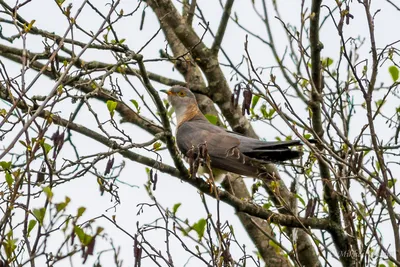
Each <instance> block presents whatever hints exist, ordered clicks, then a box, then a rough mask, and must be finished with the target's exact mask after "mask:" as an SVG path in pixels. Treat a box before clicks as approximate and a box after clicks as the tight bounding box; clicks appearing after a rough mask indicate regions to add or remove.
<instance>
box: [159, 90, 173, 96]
mask: <svg viewBox="0 0 400 267" xmlns="http://www.w3.org/2000/svg"><path fill="white" fill-rule="evenodd" d="M160 92H163V93H165V94H167V95H173V94H174V93H173V92H172V91H171V90H160Z"/></svg>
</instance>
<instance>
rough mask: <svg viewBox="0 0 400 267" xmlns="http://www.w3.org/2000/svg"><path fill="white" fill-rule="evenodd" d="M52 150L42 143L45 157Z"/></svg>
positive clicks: (49, 146)
mask: <svg viewBox="0 0 400 267" xmlns="http://www.w3.org/2000/svg"><path fill="white" fill-rule="evenodd" d="M52 148H53V147H52V146H51V145H49V144H47V143H44V144H43V149H44V152H45V153H46V155H47V154H49V152H50V150H51V149H52Z"/></svg>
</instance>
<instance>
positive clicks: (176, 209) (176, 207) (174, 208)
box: [172, 203, 182, 215]
mask: <svg viewBox="0 0 400 267" xmlns="http://www.w3.org/2000/svg"><path fill="white" fill-rule="evenodd" d="M181 205H182V203H176V204H175V205H174V206H173V207H172V214H174V215H175V214H176V212H177V211H178V209H179V207H180V206H181Z"/></svg>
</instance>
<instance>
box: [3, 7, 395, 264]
mask: <svg viewBox="0 0 400 267" xmlns="http://www.w3.org/2000/svg"><path fill="white" fill-rule="evenodd" d="M72 2H73V9H72V14H74V13H75V12H76V10H77V8H78V7H79V6H80V4H81V2H82V1H72ZM279 2H283V1H278V4H279V5H280V12H281V14H282V19H283V20H284V21H285V22H286V23H290V24H292V25H298V24H299V18H300V15H299V14H300V3H299V2H300V1H295V0H285V3H284V4H280V3H279ZM308 2H309V1H308ZM8 3H9V4H10V5H11V6H13V5H14V4H15V1H8ZM93 3H96V7H97V8H99V10H101V11H102V12H103V14H106V12H107V11H108V8H109V7H108V6H105V4H106V3H107V1H104V0H102V1H99V0H96V1H93ZM198 3H199V5H200V6H201V7H202V11H203V12H204V15H205V17H206V18H208V19H209V22H210V28H211V29H212V30H213V31H214V32H216V29H217V27H218V23H219V19H220V18H221V14H222V9H221V8H220V6H219V4H218V1H207V0H199V1H198ZM325 4H327V5H330V6H332V5H333V4H334V1H333V0H332V1H325ZM66 5H67V4H64V6H66ZM136 5H137V1H128V0H125V1H121V6H120V7H119V8H118V10H119V9H120V8H123V9H124V11H125V13H128V12H129V11H131V10H132V9H133V8H134V7H136ZM355 7H357V9H355ZM352 8H353V9H352V10H351V13H352V14H353V15H354V17H355V19H353V20H352V21H351V24H350V25H349V26H347V25H345V27H344V28H345V36H347V37H350V36H354V37H355V36H358V35H361V36H363V37H366V36H367V22H366V20H365V15H364V13H363V10H362V9H361V5H356V4H353V5H352ZM142 9H143V8H140V10H139V12H138V13H136V14H135V15H134V16H133V17H129V18H126V19H124V20H122V21H121V22H120V23H118V24H117V25H115V29H116V31H117V32H118V34H119V38H126V42H125V44H126V45H128V46H129V48H130V49H132V50H133V51H137V50H138V49H139V48H141V47H142V46H143V45H144V44H145V43H146V42H147V41H148V40H149V38H151V36H153V35H154V34H155V33H156V31H157V30H158V28H159V24H158V21H157V19H156V17H155V15H154V14H153V13H152V11H151V9H150V8H147V10H146V18H145V24H144V29H143V30H142V31H139V24H140V19H141V12H142ZM372 9H373V10H376V9H381V12H379V13H378V14H377V16H376V19H375V26H376V32H375V34H376V40H377V46H378V47H380V48H381V47H383V46H384V45H386V44H388V43H391V42H393V41H396V40H398V39H399V36H400V35H399V34H398V30H397V29H395V27H394V25H399V13H398V12H396V11H395V10H394V9H393V8H391V7H390V5H388V4H387V3H386V1H383V0H377V1H374V2H373V4H372ZM233 11H236V12H237V13H238V16H239V21H240V22H241V23H243V25H244V26H246V27H248V28H250V29H251V30H252V31H253V32H255V33H257V34H259V35H260V36H262V37H263V38H265V39H266V30H265V27H264V26H263V24H262V23H261V22H260V20H259V18H257V17H256V16H255V14H254V12H253V10H252V7H251V4H250V1H242V0H239V1H236V3H235V4H234V7H233ZM322 11H323V14H326V13H327V10H326V9H324V8H323V9H322ZM19 13H20V14H21V15H22V16H23V17H24V18H25V19H26V20H28V21H30V20H33V19H34V20H36V22H35V26H36V27H38V28H40V29H43V30H47V31H49V32H53V31H54V32H55V33H57V34H59V35H62V34H63V33H64V32H65V30H66V29H67V27H68V23H67V20H66V18H65V17H63V16H62V14H61V13H60V11H59V9H58V7H57V6H56V4H55V2H54V1H43V0H42V1H39V0H33V1H32V2H31V3H29V4H28V5H26V6H25V7H23V8H21V9H20V10H19ZM271 13H272V12H271ZM232 14H233V13H232ZM335 19H338V14H337V13H336V14H335ZM198 22H199V21H198V20H195V21H194V23H193V25H195V28H196V30H198V31H197V32H198V34H201V33H202V27H200V26H198ZM270 22H271V24H272V25H273V29H272V30H273V35H274V38H275V43H276V44H277V47H278V51H279V53H280V55H282V54H283V52H284V49H285V46H286V44H287V39H286V35H285V33H284V30H283V28H282V27H281V26H280V22H278V21H277V20H275V19H273V18H272V17H271V18H270ZM78 23H79V24H80V25H81V26H84V27H85V29H86V30H88V31H89V30H92V31H93V32H96V31H97V29H98V27H99V25H100V23H101V20H100V18H99V16H98V15H96V14H95V13H94V12H93V11H92V10H91V9H90V7H89V6H86V7H85V8H84V10H83V12H82V14H81V15H80V16H79V18H78ZM307 25H308V23H307ZM2 27H3V34H4V35H6V36H7V35H12V34H15V30H14V29H13V28H12V27H10V26H6V25H2ZM74 35H75V36H74V38H75V39H77V40H80V41H87V40H88V37H85V36H83V35H82V34H81V33H79V32H78V31H77V30H75V31H74ZM110 36H111V35H110ZM244 41H245V33H244V32H243V31H241V30H239V29H238V28H237V27H236V26H235V25H234V24H233V23H232V22H230V24H229V25H228V28H227V32H226V34H225V38H224V41H223V43H222V45H223V48H224V49H225V50H226V52H227V53H228V54H229V55H230V56H231V59H232V60H233V61H234V63H235V64H237V63H239V62H240V61H241V58H242V56H243V55H244V54H245V52H244ZM321 42H322V43H323V44H324V49H323V50H322V56H323V57H331V58H333V59H334V60H335V59H336V58H337V57H338V54H339V48H340V46H339V39H338V37H337V33H336V30H335V29H334V27H333V26H332V22H331V20H328V21H327V22H326V24H325V26H324V28H323V30H322V31H321ZM366 42H367V43H366V44H365V45H364V47H363V49H362V50H361V51H362V52H363V53H364V54H363V56H362V57H361V58H363V57H367V56H368V52H369V48H368V47H369V43H368V40H366ZM1 43H3V44H5V45H10V44H9V43H5V41H4V40H1ZM205 43H206V44H207V45H209V44H211V43H212V38H210V36H209V35H208V34H206V36H205ZM280 44H282V45H280ZM13 45H15V46H17V47H21V41H20V40H16V41H15V42H14V44H13ZM165 46H166V42H165V38H164V36H163V34H162V32H160V33H159V34H158V36H157V37H156V38H155V39H154V40H153V41H152V42H151V43H150V44H149V45H148V46H147V47H146V48H145V49H144V50H143V53H142V54H143V55H144V58H145V59H151V58H158V57H159V52H158V51H159V50H160V49H164V48H165ZM27 47H28V49H29V50H30V51H32V52H42V51H43V45H42V44H41V39H40V38H36V37H32V36H31V35H29V37H28V39H27ZM249 50H250V53H251V55H252V60H253V62H254V64H255V65H256V66H263V67H270V66H275V65H276V63H275V61H274V59H273V57H272V54H271V52H270V50H269V48H268V47H266V46H265V45H263V44H262V43H261V42H259V41H257V40H255V39H254V38H249ZM82 59H83V60H85V61H91V60H98V61H102V62H108V63H114V62H115V60H114V58H113V57H112V55H111V54H107V53H104V52H97V51H95V50H93V51H88V52H85V54H84V56H83V58H82ZM1 60H2V61H3V62H4V63H5V64H6V65H7V70H8V72H9V75H10V76H11V77H14V76H17V75H18V74H19V73H20V66H19V65H16V64H13V63H11V62H9V61H8V60H5V59H3V58H2V59H1ZM220 61H221V62H222V63H226V60H225V59H224V57H223V55H222V54H221V55H220ZM335 63H336V61H335ZM335 63H334V64H335ZM146 68H147V69H148V70H149V71H153V72H155V73H157V74H160V75H163V76H167V77H171V78H175V79H179V80H183V78H182V77H181V76H180V74H179V73H178V72H177V71H173V70H172V68H173V66H172V64H170V63H168V62H151V63H147V64H146ZM360 68H361V67H360ZM225 70H226V72H225V73H226V77H230V76H229V75H230V71H229V70H228V69H225ZM242 70H243V71H245V73H247V72H246V69H245V68H243V69H242ZM386 70H387V68H386ZM274 74H275V75H277V74H278V71H275V72H274ZM35 75H36V72H29V73H28V74H27V76H28V78H27V80H28V81H30V80H32V78H33V77H34V76H35ZM263 78H264V79H265V81H268V80H269V70H266V71H265V72H264V75H263ZM279 78H280V75H278V78H277V79H279ZM378 78H379V79H380V80H379V81H388V80H389V81H390V76H389V73H388V72H387V71H386V72H385V71H381V73H380V75H379V77H378ZM130 80H131V82H133V83H134V85H135V86H136V89H138V90H139V91H141V92H143V93H144V94H146V93H145V91H144V88H143V86H142V85H141V84H140V83H139V82H138V80H137V79H135V78H133V77H132V78H131V79H130ZM119 82H120V85H121V88H122V90H123V99H124V100H126V101H128V100H129V99H136V100H138V102H139V103H140V100H139V98H138V97H137V96H136V95H135V94H134V92H133V91H132V90H131V88H130V87H127V86H126V88H128V89H125V88H124V84H125V82H124V81H123V78H119ZM235 83H236V81H235V80H233V81H232V82H231V86H232V87H231V88H233V85H234V84H235ZM53 85H54V82H53V81H50V80H49V79H47V78H46V77H41V78H40V79H39V82H37V83H36V84H35V85H34V87H33V89H32V92H31V93H32V95H46V94H48V93H49V92H50V90H51V88H52V87H53ZM125 85H126V84H125ZM153 85H154V86H155V87H156V88H157V89H163V88H165V86H162V85H159V84H156V83H153ZM106 87H107V83H106ZM277 99H279V98H277ZM147 100H148V101H147V103H148V104H149V105H152V104H151V100H150V99H149V98H147ZM361 103H362V100H360V101H359V102H358V104H361ZM92 105H93V107H94V108H95V110H96V112H98V114H99V118H101V119H102V120H103V121H105V120H108V118H109V113H108V110H107V108H106V106H105V104H103V103H100V102H98V101H92ZM259 105H260V104H259ZM395 105H396V103H393V104H390V105H388V106H387V107H385V108H387V109H388V110H389V109H393V108H394V106H395ZM152 106H153V107H154V105H152ZM2 107H4V103H3V102H0V108H2ZM74 108H75V106H74V105H71V104H70V102H69V101H68V102H66V103H65V104H64V105H59V106H57V109H58V111H60V115H61V116H62V117H63V118H68V117H69V115H70V113H71V112H72V111H73V110H74ZM141 110H142V114H143V115H145V116H147V117H150V114H149V112H148V111H147V110H146V109H145V107H142V109H141ZM296 111H298V112H305V109H304V107H303V106H296ZM361 113H362V112H360V113H358V114H356V116H360V117H358V118H359V119H357V121H355V120H353V122H354V125H352V127H354V129H355V131H354V133H353V134H357V133H358V132H359V130H360V129H361V127H362V126H363V125H364V123H365V121H363V120H365V118H362V115H363V114H361ZM116 120H118V116H117V117H116ZM75 122H77V123H80V124H83V125H85V126H87V127H89V128H91V129H97V126H96V122H95V121H94V119H93V116H92V115H91V114H90V113H89V112H88V111H87V109H86V108H84V109H83V110H82V111H81V112H80V113H79V115H78V117H77V119H76V121H75ZM377 126H379V127H377V129H378V130H379V131H381V132H383V131H385V129H386V128H387V125H385V124H384V122H383V123H382V125H377ZM122 128H123V129H124V130H125V131H126V133H129V134H130V136H131V137H132V139H133V140H134V142H136V143H141V142H145V141H148V140H150V139H151V136H150V135H149V134H147V133H145V132H144V131H142V130H140V129H139V128H138V127H136V126H134V125H128V124H123V125H122ZM55 129H56V128H55V127H53V128H52V129H51V130H50V131H49V132H48V134H49V135H50V134H51V133H52V132H54V131H55ZM109 129H110V128H109ZM281 129H283V130H282V131H283V132H284V133H286V134H288V135H290V134H291V133H290V131H289V129H288V127H287V126H285V125H284V124H282V127H281ZM255 130H256V132H257V133H258V134H259V136H260V137H262V138H266V139H269V140H272V139H274V138H275V136H277V133H276V132H274V131H271V130H270V129H269V128H266V127H265V124H262V123H256V124H255ZM73 137H74V142H75V145H76V146H77V147H78V149H79V150H80V152H81V153H82V155H89V154H94V153H98V152H106V151H108V149H107V148H105V147H104V146H102V145H100V144H98V143H96V142H93V141H91V140H89V139H88V138H86V137H83V136H80V135H79V134H76V133H74V134H73ZM8 138H11V137H8ZM9 141H10V139H6V140H4V145H6V144H7V142H9ZM13 151H14V152H18V151H22V146H21V145H20V144H17V145H16V146H15V148H14V149H13ZM135 152H138V153H144V151H143V150H135ZM72 153H73V151H72V149H71V147H70V146H69V145H64V148H63V152H62V156H63V157H65V158H72V156H71V155H73V154H72ZM145 154H146V155H147V156H150V157H153V158H154V154H151V153H145ZM163 155H164V158H163V159H164V161H163V162H164V163H167V164H172V161H171V160H170V159H169V158H168V157H167V156H166V155H167V154H166V153H163ZM1 160H3V159H1ZM122 160H123V159H122V157H120V156H116V164H118V163H121V161H122ZM125 163H126V167H125V169H124V170H123V172H122V173H121V176H120V177H119V180H120V181H123V182H125V183H128V184H131V185H137V186H139V188H136V187H130V186H127V185H124V184H118V185H119V187H120V189H119V196H120V198H121V204H120V205H119V206H117V208H116V210H113V209H112V210H110V211H106V210H107V209H108V208H110V207H112V205H113V203H111V202H110V200H109V196H108V195H107V194H105V195H104V196H103V197H101V196H100V193H99V189H98V184H97V182H96V178H95V177H94V176H92V175H85V177H82V178H79V179H76V180H74V181H72V182H69V183H66V184H64V185H62V186H58V187H57V188H55V189H54V195H55V197H54V201H55V202H57V201H60V200H63V199H64V197H65V196H69V197H70V198H71V199H72V202H71V205H70V209H69V211H70V212H71V213H72V214H73V213H74V212H75V210H76V209H77V208H78V207H80V206H85V207H86V208H87V211H86V213H85V215H84V219H83V220H81V222H83V221H84V220H86V219H90V218H93V217H96V216H98V215H101V214H106V215H107V216H109V217H111V216H112V215H116V220H117V222H118V224H119V225H120V226H121V227H122V228H124V229H125V230H126V231H128V232H129V233H131V234H132V235H133V234H134V233H135V232H136V222H137V221H139V224H142V223H150V222H152V221H153V220H154V219H155V218H158V217H159V215H158V214H157V213H156V209H155V208H148V207H147V208H145V212H144V213H143V214H141V215H140V216H137V215H136V213H137V211H138V207H137V204H139V203H142V202H147V203H150V202H151V200H150V199H149V197H148V196H147V193H146V192H145V190H144V189H143V186H142V185H143V184H145V183H146V182H147V175H146V173H145V169H144V166H142V165H140V164H137V163H135V162H131V161H126V162H125ZM35 164H36V165H32V166H37V167H38V166H40V164H41V162H40V161H37V162H35ZM104 164H105V163H104ZM99 170H100V171H101V170H102V169H101V168H99ZM288 182H290V181H288ZM248 184H251V181H248ZM360 192H361V189H360V191H359V192H355V196H354V198H356V195H358V194H360ZM155 196H156V198H157V200H158V202H159V203H161V204H162V206H163V207H165V208H167V207H168V208H172V206H173V205H174V204H175V203H179V202H181V203H182V206H181V207H180V209H179V211H178V215H180V216H181V217H182V218H184V219H185V218H188V219H189V221H190V222H191V223H194V222H196V221H197V220H199V219H200V218H205V217H206V211H205V210H204V208H203V205H202V203H201V200H200V198H199V194H198V192H197V190H196V189H195V188H193V187H192V186H189V185H187V184H185V183H182V182H180V181H179V180H178V179H176V178H173V177H169V176H168V175H164V174H160V173H159V178H158V183H157V190H156V191H155ZM43 203H44V202H43V199H41V200H36V206H35V204H33V205H32V207H39V206H40V205H43ZM208 203H209V205H210V207H211V208H212V209H213V210H214V212H215V208H216V206H215V202H214V201H209V202H208ZM221 218H222V221H225V220H229V222H230V223H231V224H232V225H234V228H235V234H236V237H237V239H238V240H239V242H241V243H243V244H246V247H247V251H248V252H249V251H252V250H254V246H253V245H252V243H251V241H250V240H249V239H248V237H247V234H246V233H245V232H244V231H243V230H242V227H241V225H240V222H239V221H238V219H237V217H236V216H235V215H234V210H233V209H232V208H230V207H228V206H227V205H224V204H222V209H221ZM98 225H101V226H103V227H105V228H106V232H107V233H108V234H109V237H110V238H112V239H113V240H114V243H115V246H121V257H120V258H121V259H123V260H124V266H133V262H134V259H133V251H132V246H133V240H131V239H130V238H129V237H127V236H126V235H124V234H123V233H122V232H121V231H118V230H117V229H115V227H113V226H112V225H111V224H110V223H108V222H107V221H105V220H99V221H98ZM16 234H17V233H16ZM147 237H148V239H149V240H152V244H153V245H155V246H157V247H158V248H159V249H160V250H161V251H165V245H164V240H165V232H163V231H158V232H155V231H153V232H148V233H147ZM62 238H63V237H62V235H58V236H57V235H55V236H54V237H52V239H51V242H54V245H55V246H57V244H59V243H60V242H62ZM388 239H390V236H388ZM388 239H387V240H384V241H386V242H390V241H389V240H388ZM97 241H100V239H98V240H97ZM153 242H154V243H153ZM50 247H51V246H49V248H50ZM101 248H102V249H106V248H108V244H105V243H103V242H98V244H97V245H96V251H99V250H100V249H101ZM235 253H237V254H236V257H235ZM238 253H239V251H238V250H233V256H234V258H235V259H237V258H238V255H240V254H238ZM253 255H254V254H253ZM172 256H173V260H174V263H175V264H176V266H182V265H183V264H184V263H185V262H186V261H187V259H188V257H189V254H187V253H184V250H183V249H182V248H181V247H180V245H179V243H177V242H173V246H172ZM94 258H95V256H92V257H91V258H89V260H88V263H87V264H86V265H87V266H91V265H92V263H93V260H94ZM109 261H112V255H111V253H110V254H105V255H104V256H103V257H102V264H103V266H112V262H109ZM107 262H109V264H110V265H108V264H106V263H107ZM74 263H75V266H80V265H81V259H80V258H79V257H75V262H74ZM248 263H249V262H248ZM198 264H199V263H198V262H196V260H194V259H193V260H192V261H190V262H189V264H188V265H187V266H199V265H198ZM69 265H70V263H69V262H68V261H64V262H63V264H60V265H58V266H69ZM142 266H153V265H152V264H150V261H144V263H143V264H142ZM250 266H251V264H250Z"/></svg>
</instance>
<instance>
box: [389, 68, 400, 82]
mask: <svg viewBox="0 0 400 267" xmlns="http://www.w3.org/2000/svg"><path fill="white" fill-rule="evenodd" d="M389 73H390V76H392V80H393V82H396V81H397V80H398V79H399V69H398V68H397V67H396V66H390V67H389Z"/></svg>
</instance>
